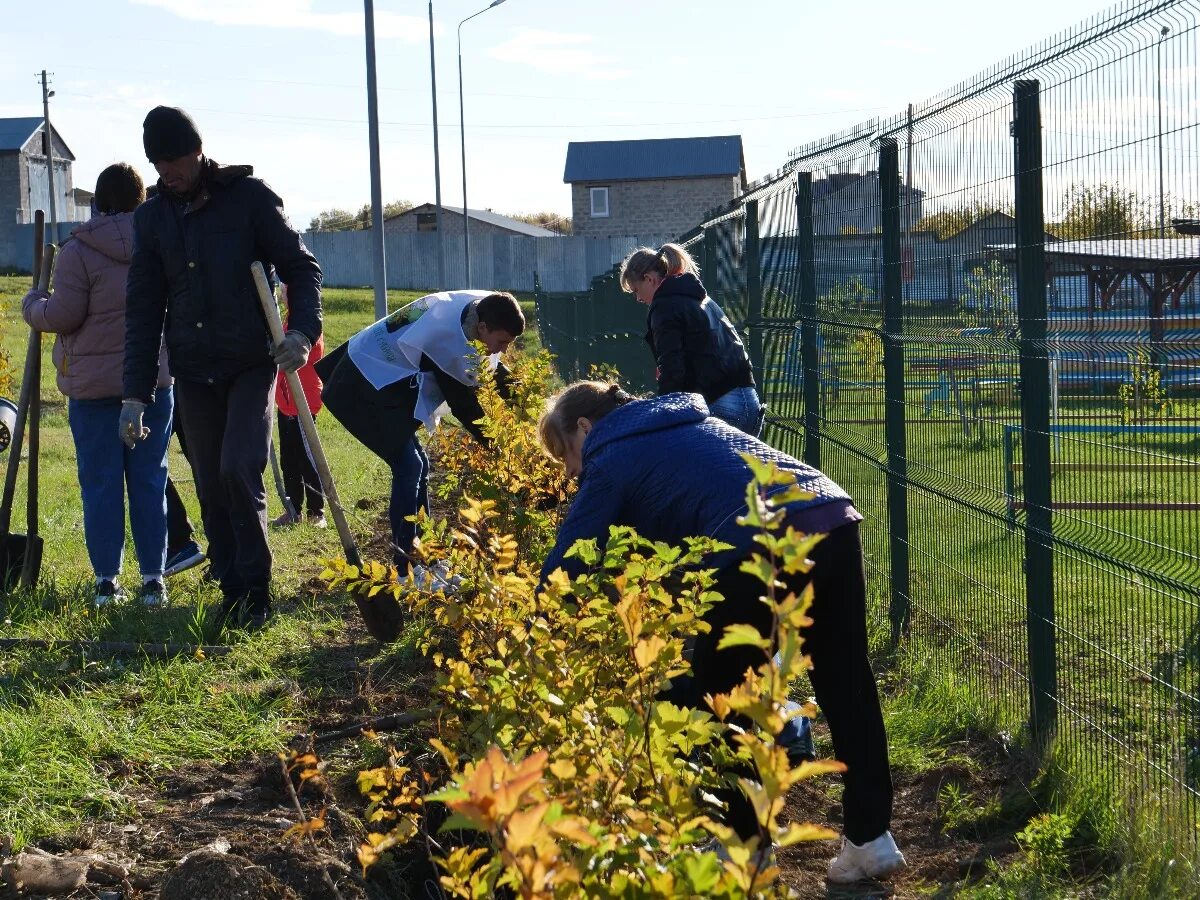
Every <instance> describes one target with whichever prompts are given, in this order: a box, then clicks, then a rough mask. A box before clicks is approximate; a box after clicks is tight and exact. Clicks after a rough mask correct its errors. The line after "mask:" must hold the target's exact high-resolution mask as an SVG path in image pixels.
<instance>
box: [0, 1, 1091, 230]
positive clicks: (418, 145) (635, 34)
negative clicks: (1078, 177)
mask: <svg viewBox="0 0 1200 900" xmlns="http://www.w3.org/2000/svg"><path fill="white" fill-rule="evenodd" d="M10 2H12V3H14V4H15V2H16V0H10ZM486 6H487V0H470V2H466V0H462V2H460V0H434V3H433V17H434V42H435V48H436V53H435V55H436V66H437V72H436V75H437V101H438V104H437V113H438V124H439V127H438V129H437V130H438V136H439V141H438V143H439V151H440V159H441V167H440V168H441V184H442V202H443V203H444V204H446V205H452V206H453V205H461V204H462V161H461V156H460V130H459V102H458V101H459V97H458V86H459V81H458V72H457V63H458V45H457V33H458V32H457V28H458V23H459V22H460V20H462V19H464V18H465V17H467V16H470V15H472V14H473V13H476V12H479V11H480V10H481V9H484V8H486ZM1106 6H1107V4H1104V3H1102V2H1098V0H1055V2H1054V3H1047V2H1045V0H1007V2H1005V3H1004V4H1003V6H1002V7H997V6H996V5H995V4H986V5H985V4H983V3H980V2H979V0H954V2H949V0H908V2H906V3H895V2H891V0H889V2H880V0H858V2H856V3H852V4H851V3H841V2H831V0H819V2H813V0H791V2H788V0H743V2H740V3H730V2H718V0H691V2H675V3H667V2H661V0H603V2H588V0H504V2H503V3H502V4H501V5H498V6H496V7H495V8H492V9H487V11H486V12H485V13H483V14H482V15H480V16H478V17H477V18H474V19H472V20H471V21H470V22H467V23H466V24H465V25H464V26H463V27H462V30H461V34H462V84H463V94H464V108H465V121H466V157H467V159H466V162H467V174H468V178H469V181H468V188H469V190H468V199H469V202H470V206H471V207H473V208H487V209H493V210H495V211H496V212H499V213H505V214H511V213H519V212H521V213H527V212H535V211H542V210H546V211H550V212H554V213H557V214H559V215H569V214H570V206H571V202H570V188H569V186H568V185H565V184H563V181H562V175H563V164H564V161H565V159H566V151H567V144H568V142H569V141H573V140H622V139H630V138H659V137H691V136H699V135H721V134H739V135H741V136H742V139H743V143H744V148H745V156H746V167H747V173H748V175H749V177H750V178H751V179H754V178H756V177H759V176H761V175H764V174H767V173H768V172H771V171H773V170H775V169H777V168H778V167H779V166H781V165H782V164H783V163H784V162H786V160H787V157H788V153H789V151H790V150H792V149H794V148H795V147H797V146H800V145H803V144H806V143H808V142H810V141H813V140H816V139H818V138H821V137H823V136H824V135H826V134H829V133H832V132H835V131H839V130H842V129H845V128H848V127H850V126H852V125H854V124H856V123H858V122H860V121H863V120H865V119H869V118H871V117H873V116H885V115H891V114H893V113H895V112H898V111H900V110H902V109H903V108H904V107H905V105H906V104H907V103H909V102H919V101H921V100H922V99H924V98H926V97H929V96H931V95H933V94H936V93H938V92H939V91H941V90H943V89H944V88H946V87H949V86H950V85H952V84H954V83H957V82H959V81H961V80H963V79H966V78H969V77H970V76H972V75H974V74H975V73H976V72H978V71H980V70H982V69H985V68H987V67H988V66H989V65H991V64H992V63H994V62H996V61H997V60H999V59H1001V58H1003V57H1005V56H1007V55H1009V54H1011V53H1014V52H1017V51H1019V50H1022V49H1024V48H1025V47H1027V46H1029V45H1031V44H1034V43H1036V42H1038V41H1040V40H1041V39H1043V38H1045V37H1047V36H1049V35H1050V34H1052V33H1054V32H1057V31H1060V30H1062V29H1064V28H1067V27H1070V26H1072V25H1074V24H1076V23H1078V22H1079V21H1082V20H1083V19H1085V18H1088V17H1089V16H1091V15H1093V14H1095V13H1097V12H1099V11H1100V10H1102V9H1104V8H1106ZM374 8H375V30H376V54H377V65H378V85H379V118H380V134H381V145H382V149H381V160H382V162H381V170H382V184H383V197H384V200H385V201H390V200H408V201H411V202H413V203H416V204H419V203H424V202H432V201H433V200H434V197H435V177H434V129H433V126H432V119H433V116H432V108H431V106H432V104H431V90H430V83H431V82H430V50H429V30H428V29H429V21H428V10H429V5H428V4H427V3H422V2H414V0H406V2H401V0H375V3H374ZM22 9H23V10H26V11H28V10H31V9H34V8H33V7H31V6H29V5H22ZM41 9H42V8H37V9H35V10H34V11H33V12H32V13H29V12H26V13H24V14H23V15H21V16H20V17H13V16H12V15H11V14H6V15H4V16H3V17H0V18H2V19H3V21H0V41H2V45H3V46H4V47H5V53H4V54H3V55H2V56H0V117H3V116H39V115H41V111H42V107H41V88H40V84H39V82H38V80H37V78H36V77H35V76H36V73H37V72H39V71H40V70H41V69H46V70H48V71H49V72H51V73H52V82H53V83H52V85H51V88H52V89H53V90H54V91H55V97H54V98H53V99H52V100H51V101H50V102H51V120H52V121H53V123H54V126H55V128H56V129H57V130H58V131H59V133H60V134H61V135H62V136H63V138H64V139H65V140H66V142H67V144H68V145H69V146H70V147H71V149H72V151H73V152H74V154H75V156H76V162H75V166H74V180H75V186H76V187H84V188H88V189H91V188H92V187H93V186H94V182H95V178H96V175H97V174H98V173H99V172H100V170H101V169H103V168H104V167H105V166H107V165H108V164H110V163H112V162H116V161H127V162H131V163H133V164H134V165H135V166H137V167H138V168H139V170H140V171H141V172H142V174H143V176H144V177H145V178H146V179H147V181H148V182H150V181H152V180H153V178H154V175H153V170H152V167H151V166H150V165H149V164H148V163H147V162H146V160H145V155H144V153H143V150H142V143H141V121H142V119H143V118H144V117H145V114H146V112H147V111H149V110H150V109H151V108H152V107H153V106H155V105H158V104H160V103H161V104H167V105H171V106H181V107H183V108H184V109H186V110H188V111H189V113H191V115H192V116H193V118H194V119H195V120H196V122H197V124H198V126H199V129H200V132H201V135H202V136H203V140H204V148H205V151H206V152H207V153H208V154H209V155H210V156H211V157H212V158H213V159H216V160H218V161H220V162H227V163H249V164H252V165H253V166H254V168H255V174H256V175H258V176H260V177H262V178H264V179H266V180H267V181H268V182H269V183H270V184H271V186H272V187H273V188H274V189H275V190H276V191H277V192H278V193H279V194H280V195H281V196H282V197H283V199H284V202H285V205H286V207H287V210H288V213H289V215H290V216H291V218H292V220H293V221H294V223H295V224H296V225H297V226H299V227H301V228H303V227H305V226H306V225H307V224H308V221H309V219H310V218H311V217H312V216H314V215H316V214H317V213H318V212H320V211H321V210H324V209H329V208H332V207H341V208H348V209H355V208H357V207H359V206H360V205H361V204H363V203H365V202H367V201H368V200H369V199H370V169H369V147H368V140H367V99H366V65H365V58H364V44H365V41H364V36H363V4H362V2H359V0H57V2H56V3H55V4H54V5H53V7H52V8H51V7H49V6H47V7H45V8H44V9H45V12H42V11H40V10H41Z"/></svg>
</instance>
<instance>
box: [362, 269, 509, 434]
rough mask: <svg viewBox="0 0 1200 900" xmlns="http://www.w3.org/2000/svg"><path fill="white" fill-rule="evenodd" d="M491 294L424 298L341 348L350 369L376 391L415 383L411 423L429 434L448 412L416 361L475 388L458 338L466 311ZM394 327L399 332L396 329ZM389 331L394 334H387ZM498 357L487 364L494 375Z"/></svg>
mask: <svg viewBox="0 0 1200 900" xmlns="http://www.w3.org/2000/svg"><path fill="white" fill-rule="evenodd" d="M489 293H491V292H490V291H440V292H438V293H436V294H427V295H426V296H424V297H421V298H420V299H419V300H414V301H413V302H412V303H409V304H408V305H407V306H403V307H401V308H400V309H398V310H396V311H395V312H394V313H392V314H391V315H389V316H387V317H386V318H383V319H380V320H379V321H378V322H376V323H375V324H373V325H371V326H369V327H368V328H364V329H363V330H362V331H360V332H359V333H358V334H356V335H355V336H354V337H352V338H350V344H349V346H348V347H347V348H346V350H347V352H348V353H349V354H350V359H352V360H353V361H354V365H356V366H357V367H358V370H359V371H360V372H362V374H363V377H365V378H366V379H367V381H369V382H371V385H372V386H373V387H374V388H375V389H376V390H382V389H383V388H385V387H387V386H388V385H389V384H395V383H396V382H397V381H400V380H402V379H404V378H414V377H415V378H416V379H417V406H416V410H415V411H414V413H413V416H414V418H415V419H416V420H417V421H418V422H420V423H422V424H423V425H424V426H425V427H426V428H427V429H429V430H430V431H433V430H434V429H435V428H437V426H438V422H439V421H440V420H441V417H442V416H443V415H445V414H446V412H447V411H448V409H447V407H446V398H445V397H443V396H442V391H441V389H440V388H439V387H438V384H437V378H435V377H434V374H433V373H432V372H422V371H421V356H422V355H425V356H428V357H429V358H430V359H431V360H433V363H434V365H436V366H437V367H438V368H439V369H441V370H442V371H443V372H445V373H446V374H447V375H449V376H450V377H451V378H453V379H454V380H456V381H459V382H461V383H463V384H465V385H470V386H474V385H475V377H474V373H475V367H476V366H477V365H478V355H477V353H476V351H475V348H474V347H472V346H471V344H470V342H469V341H468V340H467V336H466V335H465V334H463V329H462V317H463V312H464V311H465V310H466V308H467V307H468V306H469V305H470V304H471V303H473V302H475V301H476V300H480V299H482V298H484V297H486V296H488V294H489ZM397 326H399V327H397ZM389 328H392V329H395V330H391V331H389ZM499 361H500V354H498V353H496V354H493V355H491V356H489V357H488V358H487V360H486V362H487V365H489V366H490V367H491V368H492V369H493V370H494V369H495V368H496V365H497V364H498V363H499Z"/></svg>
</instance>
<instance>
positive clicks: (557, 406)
mask: <svg viewBox="0 0 1200 900" xmlns="http://www.w3.org/2000/svg"><path fill="white" fill-rule="evenodd" d="M632 399H633V397H631V396H630V395H629V394H627V393H625V391H623V390H621V386H620V385H619V384H610V383H609V382H607V381H577V382H575V383H574V384H571V385H567V387H565V388H563V389H562V390H561V391H559V392H558V393H557V394H555V395H554V396H553V397H551V398H550V399H549V400H547V401H546V408H545V410H544V411H543V412H542V417H541V418H540V419H538V440H539V441H541V444H542V449H543V450H545V451H546V455H547V456H549V457H550V458H551V459H556V460H558V461H559V462H562V461H563V458H564V457H565V456H566V448H567V438H569V437H570V436H571V435H573V434H574V433H575V431H576V429H578V428H579V420H580V419H588V420H590V421H592V422H598V421H600V420H601V419H603V418H604V417H605V416H607V415H608V414H609V413H610V412H612V411H613V410H614V409H616V408H617V407H618V406H624V405H625V404H626V403H628V402H629V401H630V400H632Z"/></svg>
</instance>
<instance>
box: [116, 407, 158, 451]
mask: <svg viewBox="0 0 1200 900" xmlns="http://www.w3.org/2000/svg"><path fill="white" fill-rule="evenodd" d="M145 411H146V404H145V403H143V402H142V401H141V400H125V401H123V402H122V403H121V417H120V418H119V419H117V435H118V436H119V437H120V438H121V443H123V444H124V445H125V446H126V447H128V448H129V449H130V450H132V449H133V448H134V446H135V445H136V444H137V442H138V441H140V440H142V439H143V438H144V437H146V435H148V434H149V433H150V429H149V428H147V427H146V426H145V425H143V424H142V413H144V412H145Z"/></svg>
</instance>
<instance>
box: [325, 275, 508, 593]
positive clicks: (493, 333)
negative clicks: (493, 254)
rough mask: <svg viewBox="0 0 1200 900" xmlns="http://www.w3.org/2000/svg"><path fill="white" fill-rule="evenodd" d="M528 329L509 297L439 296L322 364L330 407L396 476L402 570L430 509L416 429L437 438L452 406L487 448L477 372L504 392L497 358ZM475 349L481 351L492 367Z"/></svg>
mask: <svg viewBox="0 0 1200 900" xmlns="http://www.w3.org/2000/svg"><path fill="white" fill-rule="evenodd" d="M524 331H525V316H524V315H523V314H522V313H521V307H520V305H519V304H518V303H517V301H516V299H515V298H514V297H513V296H512V295H511V294H506V293H489V292H487V291H442V292H439V293H436V294H429V295H428V296H425V297H422V298H421V299H419V300H414V301H413V302H412V303H410V304H408V305H407V306H405V307H402V308H401V309H398V310H397V311H396V312H394V313H392V314H391V315H390V316H388V317H387V318H384V319H380V320H379V321H378V322H376V323H374V324H373V325H371V326H370V327H368V328H366V329H364V330H363V331H360V332H359V333H358V334H356V335H355V336H354V337H352V338H350V340H349V341H347V342H346V343H345V344H342V346H340V347H338V348H337V349H336V350H334V351H333V352H332V353H330V354H329V355H328V356H326V357H325V358H324V359H322V360H321V361H320V363H318V364H317V366H316V370H317V373H318V374H319V375H320V376H321V380H322V381H323V382H324V383H325V387H324V389H323V390H322V392H321V399H322V400H323V401H324V404H325V408H326V409H328V410H329V412H330V413H331V414H332V415H333V417H334V418H336V419H337V420H338V421H339V422H341V423H342V425H344V426H345V427H346V430H347V431H349V432H350V433H351V434H352V435H354V437H355V438H357V439H358V440H359V441H361V442H362V443H363V445H365V446H366V447H367V449H368V450H370V451H371V452H372V453H374V454H376V455H377V456H378V457H379V458H380V459H382V460H383V461H384V462H386V463H387V464H388V466H389V467H390V468H391V470H392V495H391V502H390V504H389V507H388V516H389V518H390V520H391V527H392V543H393V545H394V553H393V555H394V560H395V562H396V564H397V565H398V566H401V567H408V566H409V565H410V564H411V562H412V556H411V554H412V550H413V542H414V539H415V537H416V528H415V525H414V523H413V522H412V521H409V517H411V516H414V515H416V513H417V510H418V509H422V508H424V509H426V510H428V507H429V497H428V482H429V458H428V457H427V456H426V455H425V451H424V449H422V447H421V444H420V442H419V441H418V440H417V436H416V435H417V428H418V426H420V425H424V426H425V428H426V429H427V430H429V431H433V430H434V429H435V428H437V425H438V421H439V420H440V418H441V416H442V415H443V413H444V412H445V411H446V410H447V408H448V409H449V411H450V412H452V413H453V414H454V416H455V417H456V418H457V419H458V420H459V421H460V422H461V423H462V424H463V427H464V428H466V429H467V431H468V432H470V434H471V435H472V437H474V438H475V439H476V440H477V441H479V442H480V443H486V438H485V437H484V436H483V433H482V432H481V431H480V429H479V426H478V425H477V424H476V422H478V420H479V419H481V418H483V409H482V408H481V407H480V405H479V400H478V398H477V397H476V390H477V388H478V386H477V384H476V380H475V372H476V371H477V370H478V366H479V365H480V364H481V363H482V364H485V365H489V366H491V367H492V368H493V370H494V371H495V372H496V377H497V382H498V384H499V385H500V386H501V387H502V388H503V385H504V384H505V382H506V379H507V375H508V370H507V369H505V368H504V366H503V365H501V364H500V356H501V354H503V353H504V351H505V350H507V349H508V346H509V344H511V343H512V342H513V340H515V339H516V337H517V336H518V335H520V334H522V333H523V332H524ZM472 341H479V342H480V343H482V344H483V345H484V347H485V348H486V349H487V353H488V354H489V355H488V357H487V358H486V359H484V360H481V359H480V358H479V354H478V352H477V351H476V349H475V348H474V347H473V346H472V345H471V342H472ZM413 573H414V577H424V573H423V572H421V571H418V570H417V569H416V568H414V570H413Z"/></svg>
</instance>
